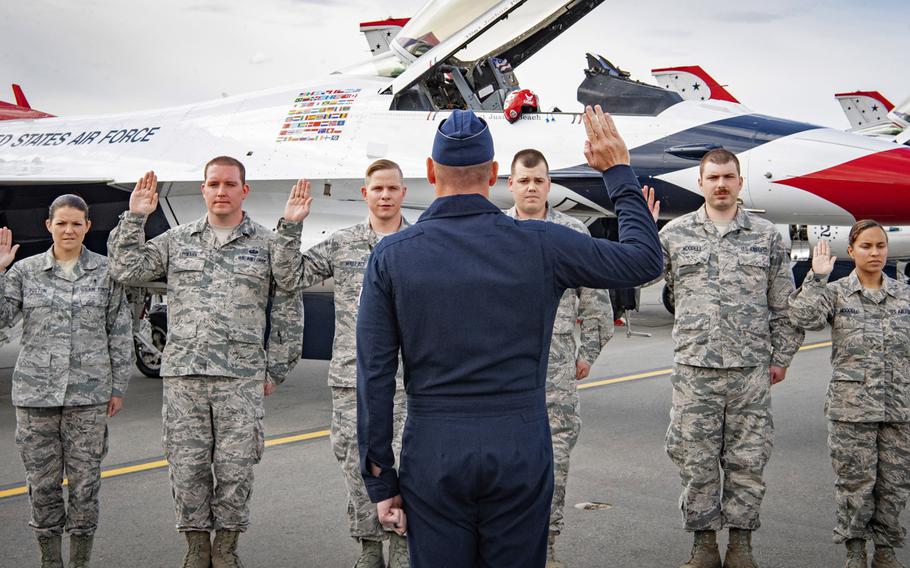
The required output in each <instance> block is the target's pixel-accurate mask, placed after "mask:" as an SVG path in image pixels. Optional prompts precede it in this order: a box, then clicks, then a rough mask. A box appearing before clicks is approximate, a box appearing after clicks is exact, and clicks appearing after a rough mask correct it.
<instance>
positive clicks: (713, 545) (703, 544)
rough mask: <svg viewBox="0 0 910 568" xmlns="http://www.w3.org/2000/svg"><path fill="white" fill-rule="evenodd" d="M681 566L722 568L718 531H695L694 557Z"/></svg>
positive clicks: (684, 567)
mask: <svg viewBox="0 0 910 568" xmlns="http://www.w3.org/2000/svg"><path fill="white" fill-rule="evenodd" d="M679 568H721V565H720V552H719V551H718V550H717V533H715V532H714V531H695V540H694V542H693V544H692V558H690V559H689V561H688V562H686V563H685V564H683V565H682V566H680V567H679Z"/></svg>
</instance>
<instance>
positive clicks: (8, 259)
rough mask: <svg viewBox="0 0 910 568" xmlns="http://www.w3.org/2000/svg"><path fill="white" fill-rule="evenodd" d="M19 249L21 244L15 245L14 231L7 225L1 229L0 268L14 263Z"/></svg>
mask: <svg viewBox="0 0 910 568" xmlns="http://www.w3.org/2000/svg"><path fill="white" fill-rule="evenodd" d="M18 250H19V245H13V232H12V231H10V230H9V229H7V228H6V227H3V228H2V229H0V270H6V267H7V266H9V265H10V264H12V263H13V260H15V259H16V251H18Z"/></svg>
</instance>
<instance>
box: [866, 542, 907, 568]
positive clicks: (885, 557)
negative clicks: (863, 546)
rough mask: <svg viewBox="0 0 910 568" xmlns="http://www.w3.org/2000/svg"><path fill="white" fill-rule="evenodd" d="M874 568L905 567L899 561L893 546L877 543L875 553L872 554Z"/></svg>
mask: <svg viewBox="0 0 910 568" xmlns="http://www.w3.org/2000/svg"><path fill="white" fill-rule="evenodd" d="M872 568H904V565H903V564H901V563H900V562H898V561H897V557H895V556H894V549H893V548H891V547H890V546H877V545H876V547H875V554H873V555H872Z"/></svg>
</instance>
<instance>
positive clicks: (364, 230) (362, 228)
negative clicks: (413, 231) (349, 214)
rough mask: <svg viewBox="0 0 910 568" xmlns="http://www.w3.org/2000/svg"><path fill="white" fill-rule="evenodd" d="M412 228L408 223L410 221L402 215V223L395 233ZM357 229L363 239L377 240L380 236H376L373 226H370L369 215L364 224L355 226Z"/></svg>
mask: <svg viewBox="0 0 910 568" xmlns="http://www.w3.org/2000/svg"><path fill="white" fill-rule="evenodd" d="M410 226H411V224H410V223H408V220H407V219H405V218H404V215H402V216H401V223H400V224H399V225H398V228H397V229H396V230H395V232H396V233H397V232H398V231H402V230H404V229H407V228H408V227H410ZM355 227H357V231H358V233H359V234H360V235H361V236H363V237H366V238H375V237H377V236H378V235H377V234H376V231H374V230H373V227H372V225H370V216H369V215H367V217H366V218H365V219H364V220H363V221H362V222H360V223H358V224H357V225H355Z"/></svg>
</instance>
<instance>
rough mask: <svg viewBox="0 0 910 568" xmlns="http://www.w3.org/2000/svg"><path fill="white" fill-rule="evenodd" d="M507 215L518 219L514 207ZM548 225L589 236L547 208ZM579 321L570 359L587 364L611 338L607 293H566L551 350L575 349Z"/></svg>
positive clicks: (581, 227)
mask: <svg viewBox="0 0 910 568" xmlns="http://www.w3.org/2000/svg"><path fill="white" fill-rule="evenodd" d="M505 213H506V215H508V216H509V217H512V218H513V219H518V218H519V217H518V212H517V211H516V209H515V207H512V208H511V209H508V210H507V211H506V212H505ZM546 220H547V222H549V223H556V224H558V225H562V226H564V227H569V228H570V229H575V230H576V231H578V232H579V233H584V234H586V235H587V234H589V232H588V228H587V227H585V225H584V223H582V222H581V221H579V220H578V219H575V218H574V217H570V216H569V215H566V214H565V213H560V212H559V211H554V210H553V208H552V207H547V219H546ZM579 320H580V321H581V336H580V341H579V343H580V345H579V346H578V352H577V353H575V354H574V355H573V356H571V357H562V359H566V358H577V359H584V360H585V361H587V362H588V363H590V364H592V365H593V364H594V361H595V360H596V359H597V357H598V356H599V355H600V352H601V351H602V350H603V348H604V347H605V346H606V345H607V342H609V341H610V339H611V338H612V337H613V305H612V304H611V303H610V294H609V292H608V291H607V290H595V289H593V288H577V289H574V290H572V289H569V290H566V291H565V293H563V295H562V299H560V301H559V309H558V310H557V311H556V320H555V321H554V322H553V338H554V341H553V342H552V343H551V348H552V347H555V346H556V345H564V346H570V347H573V346H575V322H576V321H579ZM559 335H562V336H571V340H568V339H569V338H568V337H566V340H557V337H556V336H559Z"/></svg>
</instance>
